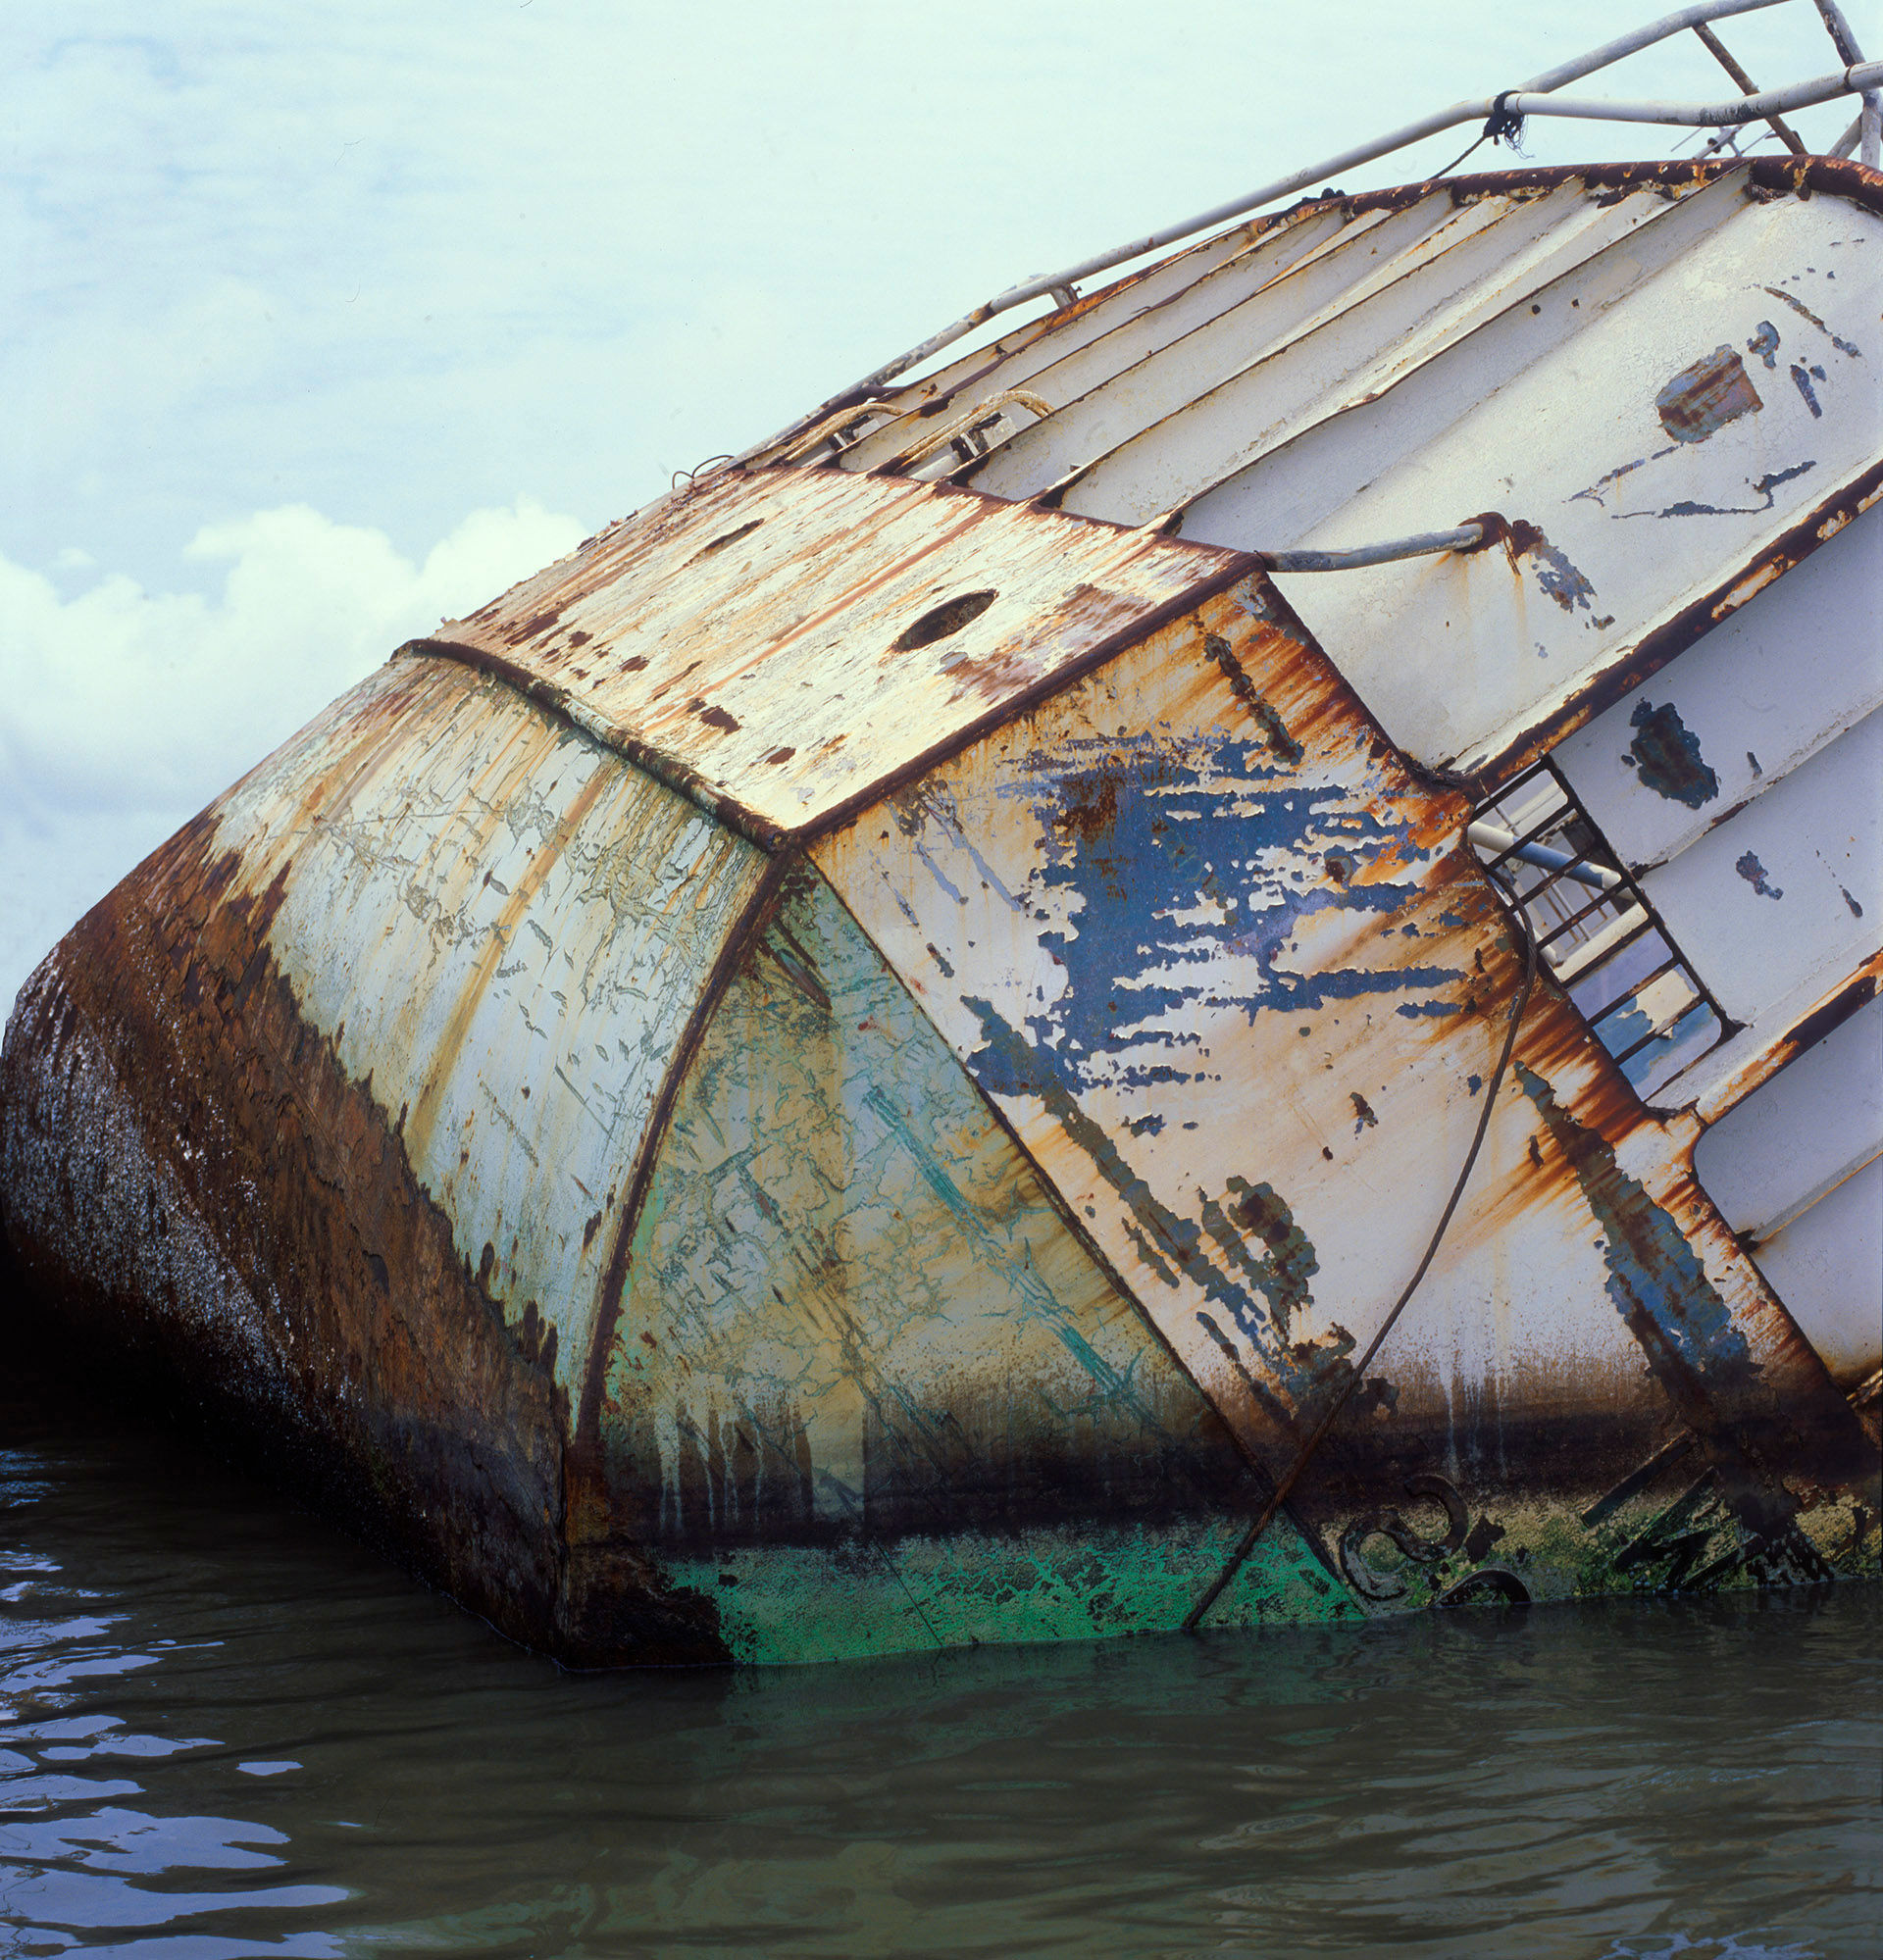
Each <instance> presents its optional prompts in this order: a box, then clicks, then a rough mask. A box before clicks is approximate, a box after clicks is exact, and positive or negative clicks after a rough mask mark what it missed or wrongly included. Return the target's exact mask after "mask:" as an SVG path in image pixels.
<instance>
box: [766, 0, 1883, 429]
mask: <svg viewBox="0 0 1883 1960" xmlns="http://www.w3.org/2000/svg"><path fill="white" fill-rule="evenodd" d="M1783 4H1784V0H1702V3H1701V4H1699V5H1695V6H1690V7H1683V8H1682V9H1680V11H1679V12H1678V13H1673V14H1668V15H1665V16H1664V17H1663V18H1661V19H1660V20H1658V21H1654V22H1652V23H1650V24H1649V25H1647V26H1644V27H1637V28H1636V29H1635V30H1634V31H1633V32H1632V33H1627V34H1623V35H1621V36H1619V37H1618V38H1617V39H1615V40H1612V41H1606V42H1604V43H1603V45H1602V46H1601V47H1599V48H1595V49H1592V50H1591V51H1590V52H1589V53H1588V54H1586V55H1582V56H1579V57H1578V58H1577V59H1576V60H1574V61H1568V62H1564V63H1562V64H1561V65H1560V66H1558V67H1556V68H1552V69H1549V70H1547V71H1546V72H1545V73H1544V74H1542V75H1536V76H1534V77H1532V79H1531V80H1529V81H1527V82H1524V83H1523V84H1521V86H1519V87H1518V88H1515V89H1506V90H1505V91H1503V92H1502V93H1501V94H1499V95H1493V96H1485V97H1482V98H1479V99H1476V100H1472V101H1466V102H1455V103H1453V104H1452V105H1451V106H1450V108H1449V109H1441V110H1438V111H1437V112H1435V113H1434V114H1432V115H1430V116H1425V117H1422V118H1420V120H1419V121H1418V122H1416V123H1408V124H1406V125H1405V126H1404V127H1402V128H1400V129H1395V130H1393V131H1392V132H1391V133H1390V134H1388V135H1385V136H1381V137H1378V138H1376V139H1375V140H1374V141H1372V142H1368V143H1361V144H1359V145H1357V146H1356V147H1355V148H1353V149H1350V150H1343V151H1342V152H1341V153H1340V154H1339V155H1338V156H1333V157H1327V158H1324V159H1322V161H1321V162H1319V163H1317V164H1311V165H1309V166H1308V167H1307V168H1306V169H1304V170H1298V171H1291V172H1290V173H1289V175H1288V176H1284V177H1277V178H1276V179H1275V181H1274V182H1272V183H1266V184H1263V185H1262V186H1261V187H1260V188H1259V189H1257V190H1253V191H1250V192H1248V193H1247V195H1246V196H1243V197H1237V198H1232V199H1231V200H1230V201H1229V202H1228V203H1226V204H1219V205H1216V206H1214V207H1213V208H1211V209H1210V210H1208V211H1203V212H1199V213H1197V215H1196V217H1194V218H1187V219H1185V220H1183V221H1182V223H1180V224H1177V225H1170V226H1164V227H1163V228H1162V229H1160V230H1157V231H1151V232H1147V233H1145V236H1143V237H1141V238H1134V239H1132V240H1131V242H1130V243H1129V244H1125V245H1120V246H1117V247H1115V248H1114V249H1113V250H1111V251H1108V252H1100V253H1098V254H1096V255H1095V256H1094V257H1093V258H1090V259H1082V260H1081V261H1080V262H1079V264H1077V265H1076V266H1068V267H1067V268H1065V270H1064V271H1062V272H1056V273H1042V274H1040V275H1039V276H1036V277H1034V278H1030V279H1025V280H1022V281H1021V283H1020V284H1018V285H1015V286H1009V287H1008V288H1007V289H1006V291H1005V292H1001V293H996V294H995V295H994V297H993V298H992V299H990V300H986V301H984V302H983V303H982V304H981V305H980V306H977V307H976V308H974V310H973V311H972V312H970V313H965V314H963V315H962V316H961V318H960V319H959V320H957V321H955V322H954V323H953V324H952V325H951V326H948V327H943V328H942V329H941V332H939V333H932V334H930V336H929V337H928V338H927V339H926V340H923V341H921V342H919V343H918V344H917V345H916V346H914V347H911V348H910V349H909V350H908V352H907V353H905V354H900V355H898V356H897V357H896V358H895V359H894V360H893V361H890V362H886V363H885V364H884V366H882V367H880V368H878V369H876V370H875V371H874V372H873V373H871V374H869V375H866V376H865V377H863V378H862V379H861V380H860V381H858V382H857V383H856V384H855V385H854V386H853V387H851V388H849V389H847V390H845V396H846V398H849V399H856V398H858V397H860V396H863V395H867V394H870V393H872V392H873V391H876V390H879V389H881V388H882V387H883V386H884V385H885V384H886V383H888V382H890V381H892V380H894V379H895V378H896V377H898V376H900V375H904V374H906V373H907V372H908V371H909V370H910V369H911V368H913V367H915V366H916V365H917V364H918V363H919V362H922V361H926V360H927V359H928V358H929V356H930V355H931V354H936V353H939V352H940V351H941V349H942V348H943V347H947V346H951V345H952V344H953V343H954V342H955V341H957V340H959V339H961V338H962V337H963V336H964V335H966V334H968V333H972V332H973V331H974V329H975V328H976V327H981V326H984V325H986V323H987V322H988V321H990V320H992V318H993V317H994V316H995V315H996V314H1001V313H1006V312H1008V311H1010V310H1011V309H1012V308H1014V307H1016V306H1021V305H1024V304H1025V303H1026V302H1027V301H1028V300H1030V299H1039V298H1041V297H1043V296H1044V295H1045V294H1048V293H1053V292H1055V291H1057V292H1058V294H1059V295H1060V303H1061V304H1062V305H1063V304H1064V303H1065V299H1066V298H1068V297H1070V296H1071V294H1072V293H1073V291H1074V289H1075V283H1076V281H1078V280H1080V279H1083V278H1089V277H1091V276H1093V275H1094V274H1095V273H1103V272H1109V271H1111V270H1112V268H1113V267H1115V266H1121V265H1123V264H1125V263H1126V262H1127V261H1128V260H1131V259H1137V258H1142V257H1143V256H1144V255H1145V253H1146V252H1154V251H1156V250H1158V249H1159V248H1160V247H1162V246H1165V245H1173V244H1176V243H1177V242H1179V241H1180V240H1181V239H1185V238H1190V237H1194V236H1195V235H1196V233H1197V232H1199V231H1206V230H1208V229H1209V228H1210V227H1211V226H1215V225H1220V224H1223V223H1225V222H1226V221H1227V220H1229V219H1232V218H1241V217H1243V216H1244V215H1246V214H1247V213H1248V212H1250V211H1254V210H1256V209H1258V208H1259V207H1260V206H1262V205H1264V204H1272V203H1273V202H1274V201H1275V200H1276V199H1277V198H1280V197H1286V196H1287V195H1288V194H1289V193H1290V192H1292V191H1297V190H1305V189H1307V188H1308V187H1309V186H1311V185H1313V184H1316V183H1323V182H1325V181H1327V179H1328V178H1330V177H1333V176H1338V175H1339V174H1340V173H1341V172H1343V171H1347V170H1351V169H1354V168H1355V167H1356V166H1358V165H1360V164H1367V163H1372V162H1374V161H1376V160H1377V159H1378V158H1380V157H1384V156H1388V155H1390V154H1391V153H1392V152H1393V151H1395V150H1401V149H1404V148H1406V147H1407V145H1409V144H1412V143H1416V142H1419V141H1421V140H1422V139H1423V138H1425V137H1427V136H1434V135H1437V134H1439V133H1440V132H1441V131H1442V130H1445V129H1452V128H1456V127H1457V126H1459V125H1460V124H1464V123H1472V122H1477V121H1481V120H1482V121H1485V122H1489V121H1490V120H1491V119H1492V118H1494V117H1499V118H1501V117H1510V116H1572V117H1583V118H1589V119H1593V120H1598V121H1603V120H1605V121H1610V122H1624V123H1668V124H1676V125H1686V124H1694V125H1697V126H1702V127H1706V126H1715V127H1717V126H1725V125H1732V124H1739V123H1751V122H1763V121H1764V120H1766V119H1767V118H1768V117H1769V116H1770V115H1772V114H1774V113H1783V111H1785V110H1787V109H1796V108H1807V107H1808V106H1810V105H1811V104H1813V103H1817V102H1828V101H1831V100H1832V99H1833V98H1835V97H1836V96H1839V95H1856V94H1861V93H1863V92H1864V91H1865V90H1874V89H1875V88H1876V87H1877V86H1878V84H1879V81H1883V65H1879V64H1877V63H1874V62H1866V63H1863V64H1860V65H1852V66H1849V67H1847V68H1845V69H1844V70H1842V71H1841V72H1840V73H1838V74H1837V75H1825V76H1819V77H1817V78H1815V79H1813V80H1811V81H1806V82H1797V83H1794V84H1793V85H1792V86H1791V87H1789V88H1779V89H1767V90H1765V91H1764V92H1763V93H1762V94H1759V95H1748V96H1741V97H1739V98H1737V99H1735V100H1734V101H1731V102H1725V103H1717V104H1711V103H1709V104H1702V105H1685V104H1676V103H1651V102H1618V103H1616V102H1559V101H1551V100H1549V99H1548V98H1549V97H1550V96H1551V94H1552V91H1554V90H1555V89H1558V88H1560V87H1562V86H1563V85H1564V84H1565V83H1567V82H1571V81H1577V80H1580V79H1581V78H1582V77H1583V76H1584V75H1593V74H1594V73H1595V72H1596V71H1597V70H1598V69H1602V68H1606V67H1608V66H1609V65H1610V64H1612V63H1614V62H1617V61H1620V60H1622V59H1623V58H1624V57H1625V56H1627V55H1631V54H1635V53H1638V52H1639V51H1640V50H1641V49H1643V48H1646V47H1651V46H1653V45H1654V42H1656V41H1662V40H1666V39H1667V38H1669V37H1670V36H1671V35H1674V34H1680V33H1685V32H1686V31H1687V30H1688V29H1689V28H1691V27H1694V26H1697V25H1700V24H1702V23H1703V22H1706V21H1718V20H1724V19H1726V18H1727V17H1729V16H1731V15H1734V14H1751V13H1756V12H1758V11H1760V10H1761V9H1763V8H1767V7H1776V6H1780V5H1783ZM770 446H771V444H770V443H769V442H768V443H761V444H759V445H758V447H757V448H755V449H753V450H752V451H749V452H748V453H749V454H753V455H756V454H759V453H760V452H761V451H762V450H764V449H766V448H769V447H770Z"/></svg>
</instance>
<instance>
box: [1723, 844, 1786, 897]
mask: <svg viewBox="0 0 1883 1960" xmlns="http://www.w3.org/2000/svg"><path fill="white" fill-rule="evenodd" d="M1733 869H1734V870H1735V871H1736V872H1738V874H1739V875H1740V877H1741V878H1743V879H1745V880H1746V882H1747V883H1748V884H1750V885H1751V886H1752V887H1753V889H1754V890H1755V891H1756V892H1757V893H1758V895H1759V897H1761V898H1783V897H1784V896H1785V894H1784V892H1782V891H1781V890H1780V889H1779V888H1778V886H1777V885H1775V884H1772V883H1770V882H1769V881H1768V880H1767V879H1766V876H1765V867H1764V866H1763V865H1762V864H1760V863H1759V861H1758V856H1757V854H1756V852H1754V851H1747V852H1746V853H1745V854H1744V855H1743V856H1742V857H1740V858H1739V859H1738V860H1737V861H1736V862H1735V863H1734V865H1733Z"/></svg>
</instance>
